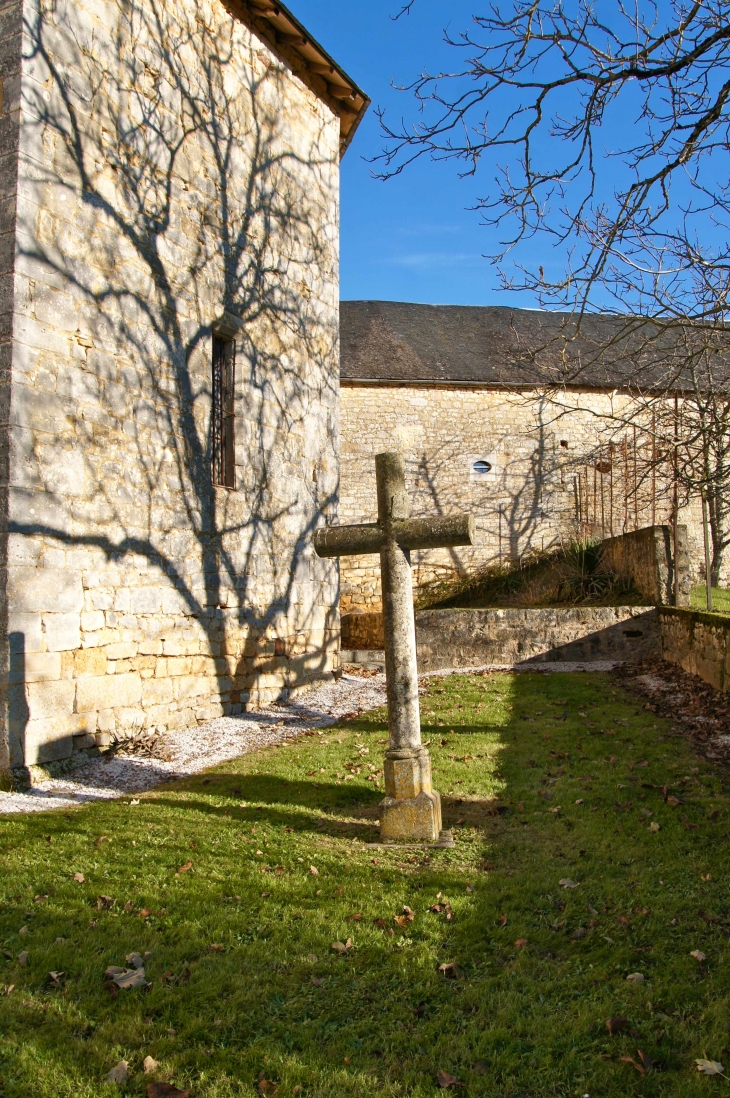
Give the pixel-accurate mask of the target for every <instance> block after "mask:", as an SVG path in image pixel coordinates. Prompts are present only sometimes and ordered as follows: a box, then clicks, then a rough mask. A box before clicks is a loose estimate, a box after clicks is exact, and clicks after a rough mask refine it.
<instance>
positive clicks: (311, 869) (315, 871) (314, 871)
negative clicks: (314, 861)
mask: <svg viewBox="0 0 730 1098" xmlns="http://www.w3.org/2000/svg"><path fill="white" fill-rule="evenodd" d="M309 872H310V873H311V874H312V876H313V877H319V870H318V869H317V867H316V865H310V867H309Z"/></svg>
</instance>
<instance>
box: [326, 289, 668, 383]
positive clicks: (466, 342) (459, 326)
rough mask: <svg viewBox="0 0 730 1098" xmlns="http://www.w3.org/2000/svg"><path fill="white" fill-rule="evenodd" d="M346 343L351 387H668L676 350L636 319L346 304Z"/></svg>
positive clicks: (346, 378)
mask: <svg viewBox="0 0 730 1098" xmlns="http://www.w3.org/2000/svg"><path fill="white" fill-rule="evenodd" d="M627 321H628V323H629V324H631V326H632V330H631V331H630V332H627ZM340 341H341V351H340V377H341V379H342V381H343V382H354V381H363V382H411V383H429V382H430V383H449V382H450V383H453V384H479V385H485V384H486V385H495V386H500V387H501V386H505V387H511V386H532V385H535V384H540V383H545V382H546V381H551V382H553V383H555V382H560V383H564V384H574V385H580V386H590V387H596V388H610V389H615V388H625V387H629V386H632V385H635V384H639V385H640V386H641V387H642V388H643V387H649V388H653V387H654V386H655V384H656V382H657V381H659V380H661V381H662V382H664V383H665V382H666V379H667V377H668V376H670V375H672V371H673V367H672V357H673V356H672V353H671V346H672V343H674V344H675V346H676V345H677V337H676V336H670V334H669V333H668V332H666V331H662V330H661V329H658V328H657V327H656V326H654V325H650V324H648V323H647V322H645V321H634V322H631V320H630V318H620V317H615V316H606V315H601V314H593V315H589V316H584V317H583V318H582V320H581V323H580V327H579V329H577V327H576V322H575V319H574V318H573V317H571V315H570V314H567V313H548V312H543V311H540V310H532V309H514V308H509V307H503V306H491V305H490V306H471V305H417V304H413V303H409V302H399V301H343V302H342V303H341V305H340ZM632 348H634V349H635V350H636V352H637V353H633V354H632ZM662 387H663V386H662ZM680 387H681V386H680Z"/></svg>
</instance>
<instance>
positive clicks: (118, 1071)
mask: <svg viewBox="0 0 730 1098" xmlns="http://www.w3.org/2000/svg"><path fill="white" fill-rule="evenodd" d="M128 1067H129V1064H128V1063H127V1061H126V1060H120V1061H119V1063H118V1064H116V1065H115V1066H114V1067H113V1068H112V1069H111V1071H110V1072H109V1074H108V1075H107V1077H106V1081H107V1083H117V1084H118V1085H119V1086H120V1087H121V1086H123V1085H124V1083H126V1081H127V1075H128V1074H129V1072H128V1070H127V1069H128Z"/></svg>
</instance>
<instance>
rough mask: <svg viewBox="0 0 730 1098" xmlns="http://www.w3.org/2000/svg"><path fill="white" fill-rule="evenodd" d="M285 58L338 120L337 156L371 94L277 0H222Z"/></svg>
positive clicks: (354, 129) (360, 119)
mask: <svg viewBox="0 0 730 1098" xmlns="http://www.w3.org/2000/svg"><path fill="white" fill-rule="evenodd" d="M224 3H225V4H226V7H228V9H229V11H231V12H232V13H233V14H234V15H236V17H237V18H241V19H243V20H244V21H245V22H246V23H247V24H248V25H249V26H250V27H251V28H252V29H253V30H255V31H256V33H257V34H259V35H260V36H261V37H263V38H264V40H265V41H266V42H268V43H269V44H270V45H271V46H272V47H273V49H274V50H275V51H276V53H277V54H278V55H279V56H280V57H281V58H282V59H283V60H285V61H287V62H288V63H289V64H290V65H291V66H292V68H293V69H294V71H295V72H296V73H297V75H298V76H300V77H301V78H302V79H303V80H304V82H305V83H306V84H307V86H308V87H309V88H310V89H311V90H312V91H313V92H314V93H315V95H317V96H318V98H320V99H321V100H322V101H323V102H324V103H326V104H327V106H328V107H329V108H330V109H331V110H332V111H334V113H335V114H337V115H338V116H339V119H340V157H342V156H344V154H345V152H346V150H347V147H348V145H349V144H350V142H351V141H352V139H353V137H354V136H355V131H356V130H357V128H358V126H359V125H360V122H361V121H362V119H363V117H364V115H365V112H366V111H367V109H368V107H369V106H370V97H369V96H368V95H366V94H365V92H364V91H363V90H362V88H360V87H358V85H357V84H356V83H355V81H354V80H352V79H351V78H350V77H349V76H348V75H347V73H346V72H345V71H344V69H343V68H341V66H340V65H338V64H337V62H336V61H335V60H334V58H332V57H330V55H329V54H328V53H327V51H326V50H325V49H324V48H323V47H322V46H320V44H319V42H317V40H316V39H315V38H313V37H312V35H311V34H310V33H309V31H308V30H307V29H306V28H305V27H304V26H303V25H302V24H301V23H300V22H299V20H298V19H297V18H296V16H295V15H292V13H291V12H290V11H289V9H288V8H287V7H286V5H284V4H281V3H279V0H224Z"/></svg>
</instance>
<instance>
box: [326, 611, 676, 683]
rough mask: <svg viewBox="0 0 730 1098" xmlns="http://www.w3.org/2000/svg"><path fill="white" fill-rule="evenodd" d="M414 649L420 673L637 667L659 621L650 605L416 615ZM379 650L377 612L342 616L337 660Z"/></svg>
mask: <svg viewBox="0 0 730 1098" xmlns="http://www.w3.org/2000/svg"><path fill="white" fill-rule="evenodd" d="M416 643H417V645H418V668H419V671H422V672H427V671H437V670H441V669H443V668H449V667H480V666H484V665H486V664H497V665H509V666H512V665H516V666H521V665H524V664H532V663H537V664H539V663H546V662H550V663H561V662H566V661H568V662H570V661H573V660H578V661H586V660H587V661H596V660H597V661H604V660H622V661H636V660H642V659H647V658H649V657H651V656H657V655H658V654H659V617H658V613H657V611H656V610H655V609H654V608H653V607H649V606H572V607H569V608H563V607H555V608H554V609H551V608H545V609H528V610H520V609H516V608H512V607H509V608H506V609H500V608H495V609H491V610H419V611H417V612H416ZM382 647H383V615H382V614H381V613H367V612H364V613H352V614H343V616H342V649H343V658H344V659H346V660H347V659H351V658H353V657H354V658H356V659H358V660H359V661H360V662H367V659H368V658H369V659H372V658H373V656H375V658H377V656H378V650H379V649H382ZM348 649H349V651H348ZM363 655H365V656H366V659H362V658H361V657H362V656H363ZM380 655H382V653H380Z"/></svg>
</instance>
